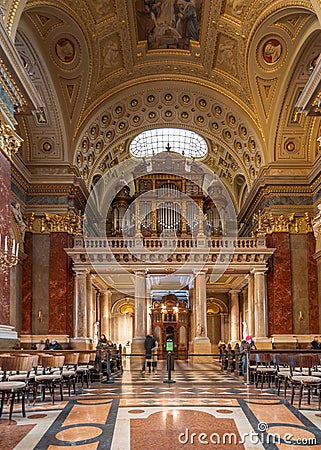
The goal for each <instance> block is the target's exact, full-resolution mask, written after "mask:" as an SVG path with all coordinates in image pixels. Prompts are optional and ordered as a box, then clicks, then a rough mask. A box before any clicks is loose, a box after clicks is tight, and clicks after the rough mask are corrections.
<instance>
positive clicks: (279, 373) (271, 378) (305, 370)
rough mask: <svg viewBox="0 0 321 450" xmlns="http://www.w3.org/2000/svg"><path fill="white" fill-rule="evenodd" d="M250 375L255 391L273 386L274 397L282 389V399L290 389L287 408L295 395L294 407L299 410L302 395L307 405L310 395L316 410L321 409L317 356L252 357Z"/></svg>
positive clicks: (269, 355)
mask: <svg viewBox="0 0 321 450" xmlns="http://www.w3.org/2000/svg"><path fill="white" fill-rule="evenodd" d="M250 372H251V374H252V377H253V378H254V380H255V385H256V387H259V386H260V387H261V389H263V386H264V384H265V383H267V385H268V387H270V386H271V384H272V383H275V385H276V388H277V395H280V391H281V388H282V387H283V392H284V398H286V396H287V389H288V388H291V404H292V405H293V403H294V398H295V394H296V393H297V394H298V406H299V408H300V407H301V404H302V399H303V396H304V394H305V393H306V394H307V401H308V404H310V401H311V395H312V393H313V392H315V393H316V394H317V396H318V408H319V409H320V408H321V367H320V355H318V354H315V353H314V354H313V353H311V354H307V353H305V354H270V353H256V354H255V364H252V365H250Z"/></svg>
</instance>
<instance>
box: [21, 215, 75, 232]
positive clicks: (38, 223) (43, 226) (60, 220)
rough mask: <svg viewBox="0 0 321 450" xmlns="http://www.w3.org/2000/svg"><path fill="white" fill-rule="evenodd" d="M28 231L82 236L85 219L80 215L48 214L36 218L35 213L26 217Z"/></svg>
mask: <svg viewBox="0 0 321 450" xmlns="http://www.w3.org/2000/svg"><path fill="white" fill-rule="evenodd" d="M24 220H25V223H26V225H27V231H31V232H33V233H68V234H72V235H74V236H81V235H82V223H83V217H82V215H81V212H80V211H79V212H78V214H73V213H66V214H47V213H45V214H44V215H42V216H36V215H35V213H31V214H30V215H25V216H24Z"/></svg>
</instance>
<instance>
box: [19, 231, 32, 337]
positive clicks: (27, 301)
mask: <svg viewBox="0 0 321 450" xmlns="http://www.w3.org/2000/svg"><path fill="white" fill-rule="evenodd" d="M32 243H33V235H32V233H29V232H27V233H26V237H25V242H24V251H25V253H26V255H27V258H26V259H25V260H24V261H23V263H22V322H21V333H22V334H31V333H32Z"/></svg>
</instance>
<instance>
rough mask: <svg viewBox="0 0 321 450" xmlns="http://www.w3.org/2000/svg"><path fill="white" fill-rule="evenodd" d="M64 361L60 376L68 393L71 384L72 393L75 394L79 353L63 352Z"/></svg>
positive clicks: (69, 392)
mask: <svg viewBox="0 0 321 450" xmlns="http://www.w3.org/2000/svg"><path fill="white" fill-rule="evenodd" d="M64 356H65V361H64V366H63V369H62V378H63V381H64V382H65V384H66V386H67V389H68V395H69V397H70V395H71V386H72V387H73V391H74V394H75V395H76V377H77V366H78V360H79V353H65V355H64Z"/></svg>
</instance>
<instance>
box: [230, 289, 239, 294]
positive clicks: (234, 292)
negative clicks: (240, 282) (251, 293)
mask: <svg viewBox="0 0 321 450" xmlns="http://www.w3.org/2000/svg"><path fill="white" fill-rule="evenodd" d="M240 292H241V289H230V290H229V294H239V293H240Z"/></svg>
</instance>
